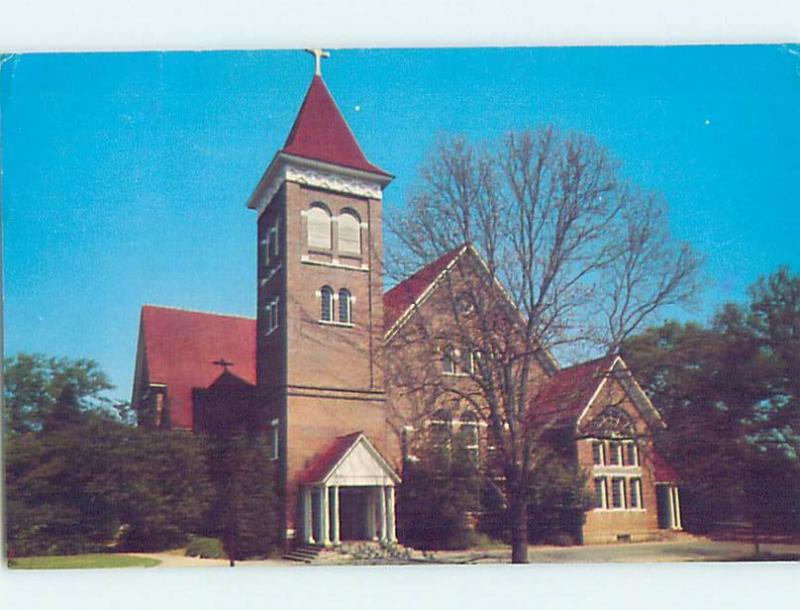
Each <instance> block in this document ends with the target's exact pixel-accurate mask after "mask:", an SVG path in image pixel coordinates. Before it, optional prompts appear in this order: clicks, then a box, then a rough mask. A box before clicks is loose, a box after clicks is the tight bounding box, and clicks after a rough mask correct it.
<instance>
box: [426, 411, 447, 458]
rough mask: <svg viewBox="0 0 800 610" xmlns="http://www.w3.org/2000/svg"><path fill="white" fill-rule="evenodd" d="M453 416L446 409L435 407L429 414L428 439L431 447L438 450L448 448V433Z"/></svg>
mask: <svg viewBox="0 0 800 610" xmlns="http://www.w3.org/2000/svg"><path fill="white" fill-rule="evenodd" d="M452 424H453V418H452V415H450V411H448V410H447V409H437V410H436V411H434V413H433V415H432V416H431V422H430V440H431V443H432V444H433V447H434V448H436V449H440V450H447V451H449V450H450V434H451V431H452Z"/></svg>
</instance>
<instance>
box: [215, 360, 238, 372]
mask: <svg viewBox="0 0 800 610" xmlns="http://www.w3.org/2000/svg"><path fill="white" fill-rule="evenodd" d="M211 364H216V365H217V366H221V367H222V368H223V369H225V371H224V372H225V373H227V372H228V367H229V366H233V362H228V361H227V360H225V358H220V359H219V360H214V362H212V363H211Z"/></svg>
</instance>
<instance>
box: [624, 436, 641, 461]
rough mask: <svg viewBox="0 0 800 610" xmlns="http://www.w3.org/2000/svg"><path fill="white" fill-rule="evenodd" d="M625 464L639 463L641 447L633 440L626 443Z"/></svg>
mask: <svg viewBox="0 0 800 610" xmlns="http://www.w3.org/2000/svg"><path fill="white" fill-rule="evenodd" d="M625 464H626V465H627V466H638V465H639V447H637V446H636V443H634V442H633V441H631V442H628V443H625Z"/></svg>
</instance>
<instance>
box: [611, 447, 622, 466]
mask: <svg viewBox="0 0 800 610" xmlns="http://www.w3.org/2000/svg"><path fill="white" fill-rule="evenodd" d="M608 452H609V454H610V457H611V460H610V463H611V465H612V466H622V465H623V461H622V443H620V442H618V441H611V442H610V443H609V444H608Z"/></svg>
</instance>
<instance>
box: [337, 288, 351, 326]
mask: <svg viewBox="0 0 800 610" xmlns="http://www.w3.org/2000/svg"><path fill="white" fill-rule="evenodd" d="M339 322H341V323H342V324H352V323H353V296H352V295H351V294H350V291H349V290H347V289H346V288H342V289H341V290H339Z"/></svg>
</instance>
